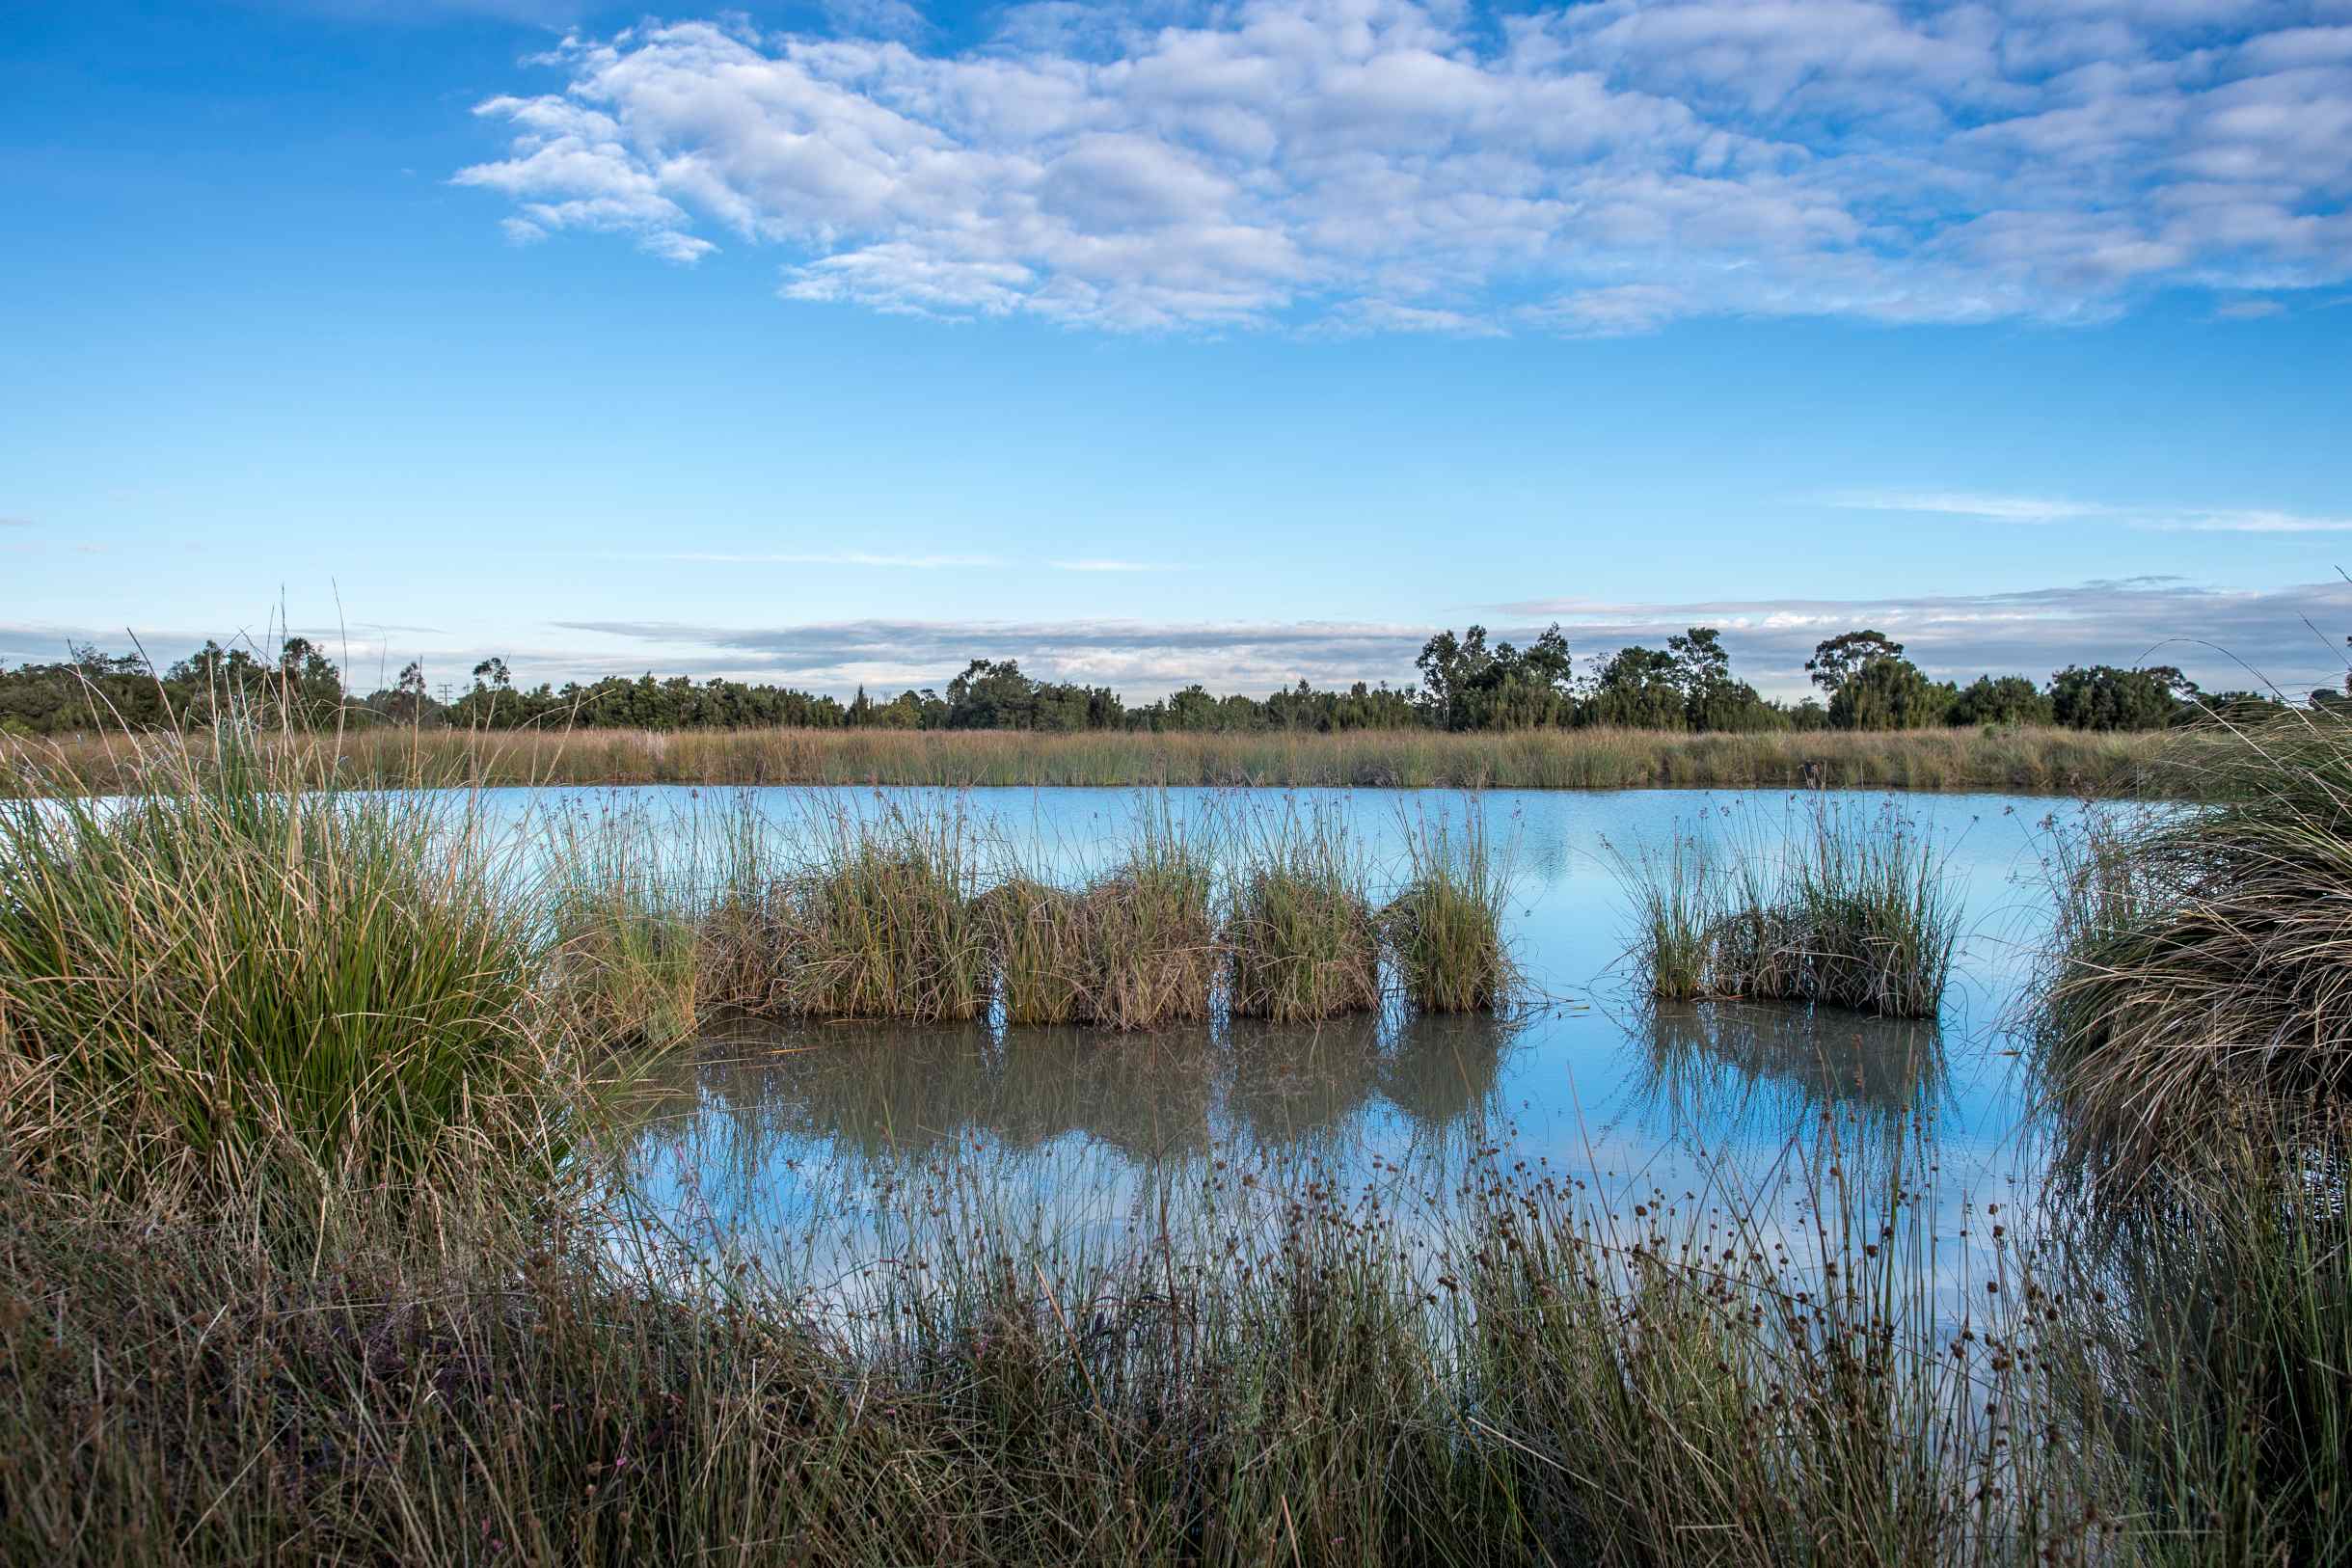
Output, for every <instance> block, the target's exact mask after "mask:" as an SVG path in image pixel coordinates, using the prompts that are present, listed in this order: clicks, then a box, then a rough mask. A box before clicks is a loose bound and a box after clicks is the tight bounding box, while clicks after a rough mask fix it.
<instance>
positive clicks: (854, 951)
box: [778, 803, 991, 1023]
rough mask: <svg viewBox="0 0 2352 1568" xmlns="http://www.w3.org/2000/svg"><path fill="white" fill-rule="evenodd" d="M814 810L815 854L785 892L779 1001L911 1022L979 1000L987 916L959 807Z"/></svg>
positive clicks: (824, 1013) (952, 1013)
mask: <svg viewBox="0 0 2352 1568" xmlns="http://www.w3.org/2000/svg"><path fill="white" fill-rule="evenodd" d="M817 821H818V825H819V826H818V841H817V850H816V864H815V865H814V866H813V867H812V868H811V869H809V870H808V871H806V872H803V873H801V874H800V875H799V876H798V879H796V880H795V882H794V883H793V884H792V885H791V887H790V889H789V891H788V892H787V894H786V895H785V897H786V899H787V908H788V910H789V913H788V915H787V916H786V918H787V920H788V922H789V925H788V929H787V931H786V933H785V941H784V945H783V948H782V951H781V952H780V954H779V955H778V957H779V959H780V960H781V961H782V962H783V963H784V964H785V965H787V966H788V967H787V969H786V971H785V983H784V985H783V987H782V996H783V999H784V1006H785V1008H786V1009H787V1010H788V1011H790V1012H792V1013H795V1014H799V1015H801V1016H805V1017H818V1018H905V1019H909V1020H912V1021H915V1022H922V1023H935V1022H939V1021H942V1020H950V1019H961V1018H975V1017H978V1016H980V1014H983V1013H984V1012H986V1011H987V1006H988V1001H989V995H990V988H991V987H990V965H989V952H988V943H987V923H986V921H985V919H984V917H983V914H982V910H981V906H980V903H979V900H978V898H977V896H976V895H977V891H978V889H977V882H978V875H979V874H978V866H977V857H976V847H975V845H974V843H973V840H972V834H971V827H970V824H969V823H968V821H967V820H966V819H965V817H964V815H963V814H962V812H960V810H955V809H952V808H951V809H947V810H938V811H933V810H926V809H924V808H922V807H920V806H906V805H900V804H897V803H890V804H885V805H883V806H882V807H881V808H880V810H879V815H878V816H877V817H875V818H873V819H867V818H865V817H862V816H860V815H859V814H857V813H854V812H852V811H849V810H843V809H836V810H832V811H829V812H826V813H825V814H823V815H822V816H820V817H819V818H818V819H817Z"/></svg>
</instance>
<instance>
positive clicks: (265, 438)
mask: <svg viewBox="0 0 2352 1568" xmlns="http://www.w3.org/2000/svg"><path fill="white" fill-rule="evenodd" d="M0 189H5V191H6V193H7V200H6V201H5V202H0V342H4V343H5V344H6V351H5V353H0V519H4V520H5V521H0V581H4V582H5V584H6V586H5V590H4V591H0V660H6V661H9V662H14V661H16V660H19V659H34V658H48V657H53V656H54V655H55V654H56V653H57V652H59V651H60V650H61V649H62V647H63V645H64V644H65V642H66V641H67V640H68V638H75V639H81V638H95V639H96V640H98V641H100V642H101V643H104V644H106V645H108V646H110V647H121V646H123V645H124V644H125V642H126V639H127V638H128V636H129V635H133V634H135V635H137V636H138V637H139V638H140V639H141V641H142V642H144V643H145V644H146V645H147V646H148V647H149V650H150V651H151V652H153V653H155V654H156V655H157V656H159V657H165V658H172V657H177V656H178V655H179V654H181V653H182V652H184V651H185V650H186V648H187V647H188V646H189V645H191V644H192V643H193V642H195V641H197V640H200V639H201V638H203V637H204V636H207V635H212V636H228V635H234V634H236V633H238V632H240V631H243V632H247V633H250V634H254V635H261V634H262V633H264V631H265V630H266V628H267V627H268V626H269V625H270V624H271V622H272V621H273V619H274V618H275V617H277V616H278V615H279V614H280V607H281V606H283V613H284V617H285V618H286V619H288V620H290V621H291V623H292V624H293V625H294V626H295V627H297V628H298V629H301V630H304V631H307V632H310V633H312V634H313V635H317V634H320V633H324V634H326V638H325V639H326V640H327V641H329V643H330V645H331V646H333V647H334V648H337V649H338V650H343V651H345V652H346V653H347V656H348V658H349V661H350V662H351V663H352V664H354V665H355V666H356V669H355V673H356V674H357V676H358V677H359V679H360V680H361V681H362V683H363V684H365V683H367V682H368V681H371V680H372V679H374V678H375V677H376V676H377V675H378V674H379V672H386V671H389V670H392V669H396V668H397V666H398V665H399V663H401V662H405V661H406V660H407V659H409V658H411V657H419V656H421V657H423V658H424V659H425V660H426V662H427V665H428V669H430V670H432V671H434V672H435V673H436V674H437V675H441V676H447V677H450V678H458V677H461V676H462V672H463V670H464V669H465V668H466V667H468V666H470V665H471V664H472V663H473V661H474V660H476V659H478V658H480V657H482V656H483V655H485V654H490V653H499V654H502V655H504V656H506V657H507V658H508V659H509V660H510V661H511V662H513V663H514V665H515V666H516V668H517V670H518V672H519V673H521V674H522V675H524V676H525V677H526V678H527V679H533V680H535V679H538V678H541V677H547V676H561V675H565V674H581V675H593V674H599V673H607V672H614V671H618V672H622V673H630V674H634V673H635V672H637V671H639V670H642V669H646V668H649V667H650V668H654V669H656V670H659V671H662V672H663V673H668V672H673V671H684V672H688V673H692V674H697V675H706V674H716V673H727V674H734V675H741V676H746V677H751V678H758V679H769V680H780V681H788V682H791V683H794V684H798V685H804V686H810V687H815V688H819V689H835V690H846V689H849V688H850V687H852V686H854V685H857V684H859V683H860V682H863V683H865V684H868V685H871V686H877V687H884V688H895V687H897V686H901V685H906V684H919V685H937V684H940V683H942V682H944V681H945V679H946V678H947V677H948V676H949V675H951V674H953V673H954V672H955V671H956V670H957V669H958V668H960V666H961V664H962V662H964V660H965V659H966V658H967V657H970V656H972V655H977V654H988V655H994V656H1007V655H1011V656H1017V657H1019V658H1020V659H1021V660H1022V662H1023V663H1024V665H1025V666H1026V667H1030V668H1032V669H1033V670H1034V671H1036V672H1038V673H1044V674H1054V675H1060V676H1064V677H1068V678H1078V679H1087V680H1095V681H1104V682H1108V683H1110V684H1113V685H1116V686H1119V687H1121V688H1122V689H1126V690H1128V691H1130V692H1133V693H1136V694H1139V695H1147V696H1148V695H1151V694H1155V693H1157V692H1159V691H1162V690H1165V689H1168V688H1169V687H1170V686H1171V685H1175V684H1179V683H1181V682H1183V681H1188V680H1193V679H1199V680H1203V681H1205V682H1206V683H1208V684H1209V685H1210V686H1211V687H1213V688H1217V689H1247V690H1253V691H1262V690H1264V689H1268V688H1270V687H1272V686H1274V685H1277V684H1286V683H1287V682H1288V681H1289V680H1291V679H1294V678H1296V677H1298V676H1301V675H1304V676H1308V677H1310V678H1311V679H1314V680H1315V681H1317V682H1318V683H1320V682H1327V681H1334V680H1347V679H1354V678H1365V679H1374V680H1377V679H1383V678H1386V679H1389V680H1392V681H1398V682H1402V681H1403V680H1406V679H1409V678H1410V676H1411V660H1412V653H1413V651H1414V649H1416V648H1417V647H1418V646H1419V642H1420V640H1421V639H1422V638H1423V637H1424V636H1425V635H1427V634H1428V632H1429V631H1430V630H1432V629H1434V628H1436V627H1439V626H1446V625H1452V626H1460V625H1463V624H1466V623H1468V622H1471V621H1482V622H1484V623H1486V624H1488V625H1489V626H1492V627H1495V628H1498V629H1509V630H1511V631H1512V632H1525V631H1527V630H1529V629H1533V628H1537V627H1540V626H1541V625H1543V624H1544V623H1545V622H1547V621H1550V620H1553V619H1558V620H1560V621H1562V622H1563V623H1564V624H1565V625H1566V626H1567V629H1568V631H1569V635H1570V639H1571V642H1572V644H1573V645H1574V646H1575V648H1576V649H1577V651H1578V652H1579V653H1580V654H1581V655H1586V656H1590V655H1595V654H1602V653H1606V652H1608V651H1609V650H1610V649H1613V648H1614V647H1615V646H1617V645H1618V644H1619V643H1620V642H1623V641H1625V640H1629V639H1636V638H1645V639H1650V640H1655V639H1657V638H1658V637H1661V636H1663V635H1664V633H1665V632H1667V631H1670V630H1674V629H1676V628H1679V627H1680V626H1683V625H1685V624H1689V623H1690V622H1693V621H1696V622H1702V623H1708V624H1715V625H1717V626H1721V627H1723V628H1725V640H1726V642H1727V643H1728V644H1729V645H1730V646H1731V648H1732V649H1733V652H1734V655H1735V659H1736V661H1737V662H1738V663H1739V666H1740V667H1741V669H1742V671H1743V672H1744V673H1745V674H1747V675H1748V676H1749V677H1750V678H1752V679H1754V680H1755V681H1756V682H1757V683H1758V684H1759V685H1760V686H1762V687H1764V688H1765V689H1768V690H1772V691H1777V692H1783V693H1787V692H1792V691H1794V690H1795V689H1798V688H1800V687H1801V685H1802V675H1801V672H1800V669H1799V667H1798V666H1799V665H1800V664H1801V662H1802V660H1803V656H1804V651H1805V650H1806V649H1807V648H1809V647H1810V645H1811V643H1812V642H1813V641H1815V640H1818V639H1819V638H1820V637H1823V636H1825V635H1830V634H1831V633H1833V632H1836V631H1839V630H1843V629H1846V628H1848V627H1851V626H1858V625H1872V626H1877V627H1879V628H1880V629H1882V630H1885V631H1888V632H1889V633H1891V634H1893V635H1896V636H1898V637H1900V638H1902V639H1904V640H1905V641H1906V642H1907V643H1909V644H1910V645H1911V648H1912V651H1913V653H1914V654H1915V656H1917V657H1919V658H1920V660H1921V662H1923V663H1925V664H1927V665H1929V666H1930V667H1931V669H1933V670H1935V671H1936V672H1937V673H1957V674H1963V675H1964V674H1971V673H1974V672H1975V671H1977V670H1979V669H1984V668H1994V669H1999V670H2010V669H2015V670H2021V671H2025V672H2028V673H2031V674H2034V675H2036V676H2038V677H2039V676H2044V675H2046V674H2047V673H2048V671H2049V670H2050V669H2052V668H2053V667H2055V666H2057V665H2059V664H2063V663H2067V662H2076V661H2085V662H2088V661H2092V660H2104V661H2111V662H2137V661H2140V660H2142V659H2144V658H2152V659H2154V660H2156V661H2158V662H2177V663H2181V664H2184V665H2187V666H2189V667H2191V669H2192V670H2193V672H2195V673H2198V674H2200V675H2201V676H2203V677H2204V678H2205V679H2206V680H2207V681H2208V683H2209V684H2216V685H2224V684H2230V685H2234V684H2246V677H2244V675H2243V673H2242V672H2241V671H2238V670H2237V669H2236V668H2235V667H2234V665H2233V663H2232V661H2233V660H2242V661H2245V662H2248V663H2251V664H2253V665H2255V666H2257V667H2258V668H2259V669H2260V670H2261V671H2262V672H2264V673H2265V674H2267V675H2269V676H2271V677H2273V678H2275V679H2277V680H2279V681H2281V682H2282V683H2284V684H2288V685H2295V684H2305V685H2308V684H2310V683H2311V681H2314V680H2325V679H2328V678H2329V677H2330V673H2331V671H2336V672H2338V673H2339V672H2340V667H2341V666H2340V662H2339V661H2338V659H2337V656H2336V654H2335V653H2334V652H2333V651H2332V648H2331V644H2339V643H2340V640H2341V637H2342V635H2344V634H2345V633H2347V632H2352V586H2347V585H2346V583H2345V581H2344V580H2343V578H2342V576H2341V575H2340V574H2339V572H2338V565H2339V563H2340V564H2344V565H2347V566H2352V390H2347V386H2348V378H2347V375H2346V366H2347V365H2352V214H2348V213H2347V201H2348V199H2352V0H2311V3H2307V4H2299V5H2275V4H2260V3H2250V4H2231V3H2228V0H2218V3H2207V0H2155V3H2152V4H2124V3H2120V0H2068V3H2063V4H2055V5H2051V4H2038V5H2032V6H2028V5H2025V4H2023V3H2021V0H2020V3H2017V4H2011V5H2004V4H1995V5H1991V6H1986V5H1967V6H1961V5H1950V6H1945V5H1903V6H1893V5H1877V4H1867V3H1860V0H1761V3H1755V4H1749V3H1740V4H1733V3H1731V0H1722V3H1719V4H1718V3H1713V0H1690V3H1672V4H1654V3H1653V4H1632V3H1622V0H1599V3H1595V4H1586V5H1579V6H1575V7H1571V8H1567V9H1565V10H1560V9H1553V10H1543V9H1529V10H1522V9H1513V10H1509V11H1497V10H1489V9H1478V8H1471V7H1462V6H1456V5H1450V4H1437V5H1426V6H1416V5H1407V4H1399V3H1349V4H1338V5H1329V6H1325V5H1305V6H1301V5H1279V6H1278V5H1250V4H1244V5H1234V6H1215V7H1201V6H1193V5H1188V4H1164V5H1146V6H1141V7H1136V8H1131V9H1130V8H1118V7H1110V6H1101V7H1095V6H1088V7H1079V6H1071V5H1063V4H1050V3H1049V4H1026V5H1014V6H997V7H983V8H977V9H971V8H960V9H954V10H950V9H948V8H946V7H939V6H919V5H916V4H913V3H911V0H847V3H840V4H834V5H831V6H798V7H784V8H768V7H752V8H749V9H748V10H742V9H738V10H732V11H729V12H726V13H716V12H702V11H691V10H689V11H679V12H670V13H664V14H662V16H661V17H659V18H658V19H650V20H649V19H647V18H646V17H645V16H644V15H643V14H641V13H638V12H636V11H634V10H627V9H624V10H611V9H608V8H603V7H600V6H595V5H565V4H560V3H557V0H546V3H541V0H484V3H461V0H442V3H438V4H418V5H409V4H395V3H393V0H311V3H295V0H286V3H275V4H274V3H266V0H246V3H243V4H220V5H207V6H168V5H145V6H138V5H117V4H106V3H88V4H81V5H76V6H71V7H45V6H44V7H17V8H12V9H11V10H9V11H8V12H7V13H6V14H0ZM2307 622H2308V623H2309V624H2307ZM2174 639H2190V640H2186V641H2181V640H2174ZM2203 644H2212V645H2213V647H2206V646H2203ZM2217 650H2222V651H2217ZM2225 651H2226V652H2225Z"/></svg>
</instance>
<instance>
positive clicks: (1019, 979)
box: [980, 877, 1094, 1024]
mask: <svg viewBox="0 0 2352 1568" xmlns="http://www.w3.org/2000/svg"><path fill="white" fill-rule="evenodd" d="M980 907H981V917H982V920H983V921H984V923H985V924H986V926H987V933H988V947H989V950H990V953H991V955H992V957H993V959H994V960H995V964H996V970H997V977H998V986H999V993H998V994H999V998H1000V1000H1001V1001H1002V1003H1003V1005H1004V1010H1005V1021H1006V1022H1007V1023H1011V1024H1068V1023H1077V1022H1079V1021H1080V1020H1082V1019H1083V1018H1084V1017H1085V1016H1086V1015H1087V1014H1088V1011H1089V1007H1090V996H1089V991H1088V980H1089V978H1090V973H1089V971H1090V970H1091V969H1092V968H1093V954H1092V952H1091V946H1092V943H1093V940H1094V932H1093V930H1092V926H1093V921H1092V919H1091V915H1092V910H1091V909H1090V907H1089V899H1088V896H1087V894H1086V893H1084V892H1079V891H1073V890H1071V889H1069V888H1066V887H1056V886H1054V885H1052V884H1051V883H1049V882H1043V881H1039V880H1037V879H1034V878H1029V877H1012V878H1008V879H1005V880H1004V881H1001V882H999V883H998V884H997V885H996V886H994V887H992V888H990V889H988V891H987V894H986V895H984V896H983V897H982V899H981V901H980Z"/></svg>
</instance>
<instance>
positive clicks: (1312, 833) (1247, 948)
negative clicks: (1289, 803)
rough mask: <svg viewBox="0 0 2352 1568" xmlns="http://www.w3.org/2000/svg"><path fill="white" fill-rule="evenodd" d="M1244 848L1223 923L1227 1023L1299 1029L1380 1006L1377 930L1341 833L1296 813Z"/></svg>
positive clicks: (1263, 829) (1311, 813)
mask: <svg viewBox="0 0 2352 1568" xmlns="http://www.w3.org/2000/svg"><path fill="white" fill-rule="evenodd" d="M1244 842H1245V846H1246V848H1245V851H1244V857H1243V860H1242V863H1241V865H1240V866H1239V868H1238V869H1237V872H1236V875H1235V879H1234V886H1233V890H1232V893H1231V903H1230V908H1229V909H1228V911H1227V914H1226V920H1225V945H1226V947H1227V949H1228V950H1229V951H1230V953H1231V955H1232V959H1231V963H1232V978H1231V981H1230V990H1229V992H1228V995H1229V1007H1230V1011H1231V1013H1232V1014H1233V1015H1234V1016H1236V1017H1250V1018H1269V1019H1272V1020H1273V1021H1274V1022H1276V1023H1301V1022H1311V1021H1312V1020H1314V1019H1317V1018H1331V1017H1337V1016H1338V1015H1340V1014H1348V1013H1362V1012H1367V1011H1370V1010H1372V1009H1375V1008H1377V1007H1379V1006H1380V929H1379V922H1378V921H1377V920H1376V918H1375V917H1374V915H1373V912H1372V906H1371V900H1370V898H1369V896H1368V892H1367V889H1368V887H1369V885H1370V880H1369V878H1368V876H1367V875H1366V872H1365V865H1364V861H1363V857H1362V855H1361V854H1360V853H1359V852H1358V851H1357V848H1356V845H1355V843H1354V841H1353V839H1352V838H1351V837H1350V836H1349V834H1348V831H1347V828H1346V825H1344V824H1343V823H1342V822H1340V821H1339V820H1338V816H1337V815H1336V814H1334V813H1332V812H1330V811H1325V810H1308V811H1301V810H1298V809H1295V808H1294V809H1291V810H1288V811H1285V812H1283V813H1281V814H1280V815H1278V816H1274V817H1271V818H1269V819H1267V820H1265V821H1262V822H1260V823H1258V824H1257V825H1256V826H1255V828H1254V829H1253V830H1251V831H1250V832H1249V833H1248V834H1247V835H1246V836H1245V840H1244Z"/></svg>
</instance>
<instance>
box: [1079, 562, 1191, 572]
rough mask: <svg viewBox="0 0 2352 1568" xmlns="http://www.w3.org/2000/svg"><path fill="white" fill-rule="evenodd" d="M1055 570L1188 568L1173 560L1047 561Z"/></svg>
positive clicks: (1118, 570)
mask: <svg viewBox="0 0 2352 1568" xmlns="http://www.w3.org/2000/svg"><path fill="white" fill-rule="evenodd" d="M1045 564H1046V565H1048V566H1050V567H1052V568H1053V569H1054V570H1055V571H1057V572H1182V571H1187V570H1189V568H1187V567H1183V566H1178V565H1176V563H1175V562H1173V561H1122V560H1102V559H1089V560H1070V561H1047V562H1046V563H1045Z"/></svg>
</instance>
